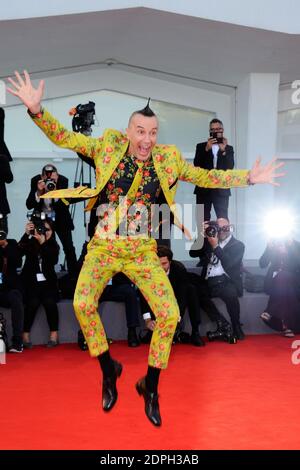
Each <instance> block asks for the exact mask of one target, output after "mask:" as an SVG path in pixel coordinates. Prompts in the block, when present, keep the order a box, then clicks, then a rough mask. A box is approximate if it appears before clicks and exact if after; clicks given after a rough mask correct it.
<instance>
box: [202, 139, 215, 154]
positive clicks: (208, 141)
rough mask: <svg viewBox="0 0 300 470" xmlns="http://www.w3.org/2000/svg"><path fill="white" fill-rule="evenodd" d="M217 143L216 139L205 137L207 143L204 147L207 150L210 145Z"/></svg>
mask: <svg viewBox="0 0 300 470" xmlns="http://www.w3.org/2000/svg"><path fill="white" fill-rule="evenodd" d="M217 143H218V142H217V139H213V138H212V137H209V138H208V139H207V144H206V147H205V150H206V152H209V151H210V150H211V149H212V146H213V145H214V144H217Z"/></svg>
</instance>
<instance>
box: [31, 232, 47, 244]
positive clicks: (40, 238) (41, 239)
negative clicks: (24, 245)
mask: <svg viewBox="0 0 300 470" xmlns="http://www.w3.org/2000/svg"><path fill="white" fill-rule="evenodd" d="M33 237H34V238H35V239H36V240H37V241H38V242H39V244H40V245H43V244H44V243H45V241H46V240H47V238H46V235H44V234H42V233H38V232H37V231H36V230H35V231H34V235H33Z"/></svg>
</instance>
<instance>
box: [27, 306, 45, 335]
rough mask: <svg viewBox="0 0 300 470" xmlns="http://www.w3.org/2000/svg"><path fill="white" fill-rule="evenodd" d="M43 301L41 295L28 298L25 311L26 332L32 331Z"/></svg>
mask: <svg viewBox="0 0 300 470" xmlns="http://www.w3.org/2000/svg"><path fill="white" fill-rule="evenodd" d="M40 303H41V301H40V299H39V297H31V298H29V299H27V302H26V306H25V311H24V332H25V333H30V330H31V327H32V325H33V322H34V319H35V315H36V312H37V309H38V308H39V305H40Z"/></svg>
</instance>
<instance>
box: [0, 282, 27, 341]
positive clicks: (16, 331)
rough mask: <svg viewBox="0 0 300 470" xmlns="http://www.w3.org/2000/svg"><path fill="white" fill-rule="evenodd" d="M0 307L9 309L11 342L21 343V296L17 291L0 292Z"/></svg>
mask: <svg viewBox="0 0 300 470" xmlns="http://www.w3.org/2000/svg"><path fill="white" fill-rule="evenodd" d="M0 306H1V307H5V308H10V309H11V323H12V330H13V337H12V342H16V343H17V342H22V333H23V323H24V304H23V295H22V293H21V292H20V291H19V290H18V289H10V290H3V291H0Z"/></svg>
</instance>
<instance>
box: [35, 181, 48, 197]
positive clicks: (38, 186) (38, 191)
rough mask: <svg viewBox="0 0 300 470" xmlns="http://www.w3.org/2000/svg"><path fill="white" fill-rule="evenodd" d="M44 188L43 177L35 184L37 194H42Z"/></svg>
mask: <svg viewBox="0 0 300 470" xmlns="http://www.w3.org/2000/svg"><path fill="white" fill-rule="evenodd" d="M45 189H46V185H45V180H44V179H41V180H39V181H38V184H37V195H38V196H41V195H42V194H44V193H45Z"/></svg>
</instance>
